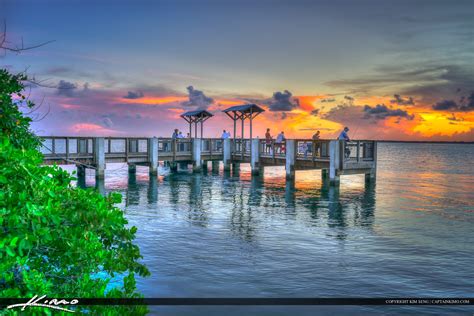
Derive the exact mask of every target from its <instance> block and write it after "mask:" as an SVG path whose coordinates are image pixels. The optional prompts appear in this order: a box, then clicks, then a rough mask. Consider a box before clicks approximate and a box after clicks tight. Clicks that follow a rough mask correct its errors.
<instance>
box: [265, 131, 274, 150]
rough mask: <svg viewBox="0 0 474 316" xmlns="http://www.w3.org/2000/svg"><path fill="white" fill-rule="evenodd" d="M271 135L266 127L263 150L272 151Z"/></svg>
mask: <svg viewBox="0 0 474 316" xmlns="http://www.w3.org/2000/svg"><path fill="white" fill-rule="evenodd" d="M272 140H273V138H272V135H271V134H270V129H269V128H267V132H266V133H265V152H266V153H269V154H271V153H272Z"/></svg>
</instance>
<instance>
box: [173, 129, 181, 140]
mask: <svg viewBox="0 0 474 316" xmlns="http://www.w3.org/2000/svg"><path fill="white" fill-rule="evenodd" d="M178 135H179V132H178V129H177V128H175V129H174V132H173V135H171V138H172V139H176V138H178Z"/></svg>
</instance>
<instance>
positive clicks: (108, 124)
mask: <svg viewBox="0 0 474 316" xmlns="http://www.w3.org/2000/svg"><path fill="white" fill-rule="evenodd" d="M102 125H103V126H105V127H108V128H110V127H112V126H114V123H113V122H112V120H111V119H110V117H105V118H104V119H103V120H102Z"/></svg>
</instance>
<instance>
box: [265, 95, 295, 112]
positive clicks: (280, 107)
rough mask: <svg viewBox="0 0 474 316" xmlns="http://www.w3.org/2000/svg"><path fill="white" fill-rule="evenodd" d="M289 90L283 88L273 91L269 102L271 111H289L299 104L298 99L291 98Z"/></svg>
mask: <svg viewBox="0 0 474 316" xmlns="http://www.w3.org/2000/svg"><path fill="white" fill-rule="evenodd" d="M292 96H293V95H292V94H291V92H290V91H288V90H285V91H283V92H279V91H277V92H275V93H274V94H273V98H272V100H271V101H270V102H269V104H268V105H269V109H270V111H273V112H286V111H291V110H293V109H295V108H297V107H299V106H300V104H299V100H298V99H296V98H292Z"/></svg>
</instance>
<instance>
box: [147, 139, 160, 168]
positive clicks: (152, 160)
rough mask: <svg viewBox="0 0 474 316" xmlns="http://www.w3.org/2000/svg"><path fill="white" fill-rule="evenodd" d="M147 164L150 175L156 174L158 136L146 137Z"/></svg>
mask: <svg viewBox="0 0 474 316" xmlns="http://www.w3.org/2000/svg"><path fill="white" fill-rule="evenodd" d="M148 166H149V172H150V175H152V176H156V175H157V174H158V138H156V137H153V138H149V139H148Z"/></svg>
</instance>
